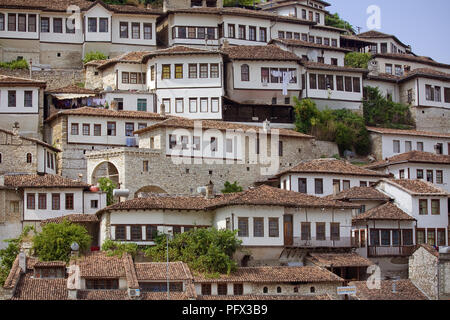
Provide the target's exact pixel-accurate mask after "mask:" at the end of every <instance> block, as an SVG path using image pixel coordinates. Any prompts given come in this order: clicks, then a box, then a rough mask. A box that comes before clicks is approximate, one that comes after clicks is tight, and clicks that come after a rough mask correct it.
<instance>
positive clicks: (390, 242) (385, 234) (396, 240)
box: [370, 229, 413, 247]
mask: <svg viewBox="0 0 450 320" xmlns="http://www.w3.org/2000/svg"><path fill="white" fill-rule="evenodd" d="M370 245H371V246H373V247H378V246H385V247H390V246H411V245H413V231H412V230H411V229H402V230H399V229H393V230H390V229H370Z"/></svg>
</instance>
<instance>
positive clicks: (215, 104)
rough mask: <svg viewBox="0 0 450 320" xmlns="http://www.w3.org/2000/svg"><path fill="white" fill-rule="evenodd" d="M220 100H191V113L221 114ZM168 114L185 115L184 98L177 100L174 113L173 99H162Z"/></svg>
mask: <svg viewBox="0 0 450 320" xmlns="http://www.w3.org/2000/svg"><path fill="white" fill-rule="evenodd" d="M219 101H220V99H219V98H211V99H209V98H189V112H190V113H197V112H199V111H200V112H201V113H207V112H212V113H218V112H219V107H220V105H219ZM162 102H163V104H164V106H165V108H166V112H167V113H173V112H175V113H184V112H185V106H184V98H176V99H175V110H174V111H172V106H171V99H162Z"/></svg>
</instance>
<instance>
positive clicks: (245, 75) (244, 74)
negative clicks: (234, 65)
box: [241, 64, 250, 81]
mask: <svg viewBox="0 0 450 320" xmlns="http://www.w3.org/2000/svg"><path fill="white" fill-rule="evenodd" d="M241 81H250V68H249V66H248V64H243V65H242V66H241Z"/></svg>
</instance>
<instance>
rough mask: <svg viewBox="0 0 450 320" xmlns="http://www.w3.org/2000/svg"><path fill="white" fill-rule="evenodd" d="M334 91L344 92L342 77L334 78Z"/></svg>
mask: <svg viewBox="0 0 450 320" xmlns="http://www.w3.org/2000/svg"><path fill="white" fill-rule="evenodd" d="M336 89H337V90H338V91H344V77H343V76H336Z"/></svg>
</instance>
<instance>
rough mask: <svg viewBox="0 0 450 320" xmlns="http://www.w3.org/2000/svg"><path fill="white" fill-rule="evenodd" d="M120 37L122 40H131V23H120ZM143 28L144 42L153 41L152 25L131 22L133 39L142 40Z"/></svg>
mask: <svg viewBox="0 0 450 320" xmlns="http://www.w3.org/2000/svg"><path fill="white" fill-rule="evenodd" d="M119 28H120V31H119V33H120V34H119V36H120V38H121V39H127V38H129V33H130V32H129V28H130V22H123V21H121V22H120V23H119ZM141 28H142V30H143V31H144V32H143V37H144V40H151V39H152V37H153V33H152V32H153V31H152V24H151V23H140V22H131V39H140V38H141Z"/></svg>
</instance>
